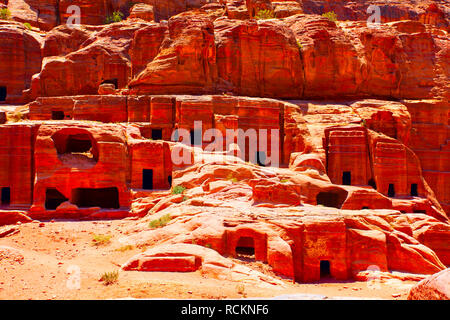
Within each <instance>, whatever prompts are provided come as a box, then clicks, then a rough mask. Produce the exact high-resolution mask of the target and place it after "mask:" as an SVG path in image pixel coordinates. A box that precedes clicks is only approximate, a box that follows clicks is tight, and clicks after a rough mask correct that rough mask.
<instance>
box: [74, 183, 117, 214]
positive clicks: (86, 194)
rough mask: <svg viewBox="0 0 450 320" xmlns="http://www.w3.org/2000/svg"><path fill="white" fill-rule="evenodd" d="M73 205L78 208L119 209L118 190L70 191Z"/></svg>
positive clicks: (114, 188) (81, 189)
mask: <svg viewBox="0 0 450 320" xmlns="http://www.w3.org/2000/svg"><path fill="white" fill-rule="evenodd" d="M71 202H72V203H73V204H75V205H77V206H78V207H80V208H83V207H84V208H90V207H100V208H102V209H119V208H120V204H119V190H118V189H117V188H116V187H113V188H99V189H93V188H77V189H73V190H72V201H71Z"/></svg>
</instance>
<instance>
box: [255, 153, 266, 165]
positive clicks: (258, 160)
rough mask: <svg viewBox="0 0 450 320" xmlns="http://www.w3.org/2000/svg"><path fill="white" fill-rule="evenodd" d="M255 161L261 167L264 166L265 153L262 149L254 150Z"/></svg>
mask: <svg viewBox="0 0 450 320" xmlns="http://www.w3.org/2000/svg"><path fill="white" fill-rule="evenodd" d="M256 163H257V164H258V166H261V167H265V166H266V153H265V152H264V151H257V152H256Z"/></svg>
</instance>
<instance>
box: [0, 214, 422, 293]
mask: <svg viewBox="0 0 450 320" xmlns="http://www.w3.org/2000/svg"><path fill="white" fill-rule="evenodd" d="M130 223H135V222H133V221H130V220H114V221H81V222H80V221H55V222H45V224H44V225H43V226H42V225H39V223H28V224H22V225H19V226H17V228H18V230H19V232H18V233H16V234H13V235H10V236H6V237H3V238H0V248H1V247H5V246H6V247H10V248H14V249H18V250H19V252H20V253H21V254H22V256H23V259H21V258H20V257H18V256H15V255H14V253H11V254H10V256H8V255H7V254H3V255H0V299H2V300H3V299H21V300H23V299H25V300H28V299H33V300H34V299H37V300H43V299H45V300H46V299H55V300H60V299H127V298H137V299H148V298H170V299H238V298H239V299H240V298H245V297H247V298H260V297H261V298H263V297H266V298H267V297H278V296H285V295H297V297H298V295H304V294H306V295H321V296H326V297H328V298H339V297H347V298H375V299H406V297H407V294H408V290H409V288H410V287H411V286H412V285H414V284H415V282H412V281H405V282H402V281H400V280H395V281H389V282H387V283H380V284H378V286H377V287H374V286H371V285H369V284H368V283H366V282H357V281H345V282H342V281H340V282H337V281H333V280H332V279H330V280H328V281H326V280H325V281H321V282H320V283H293V282H292V281H289V280H283V281H284V282H285V287H284V288H283V287H281V286H276V287H274V288H270V289H267V288H262V287H259V286H257V285H247V284H246V285H245V286H244V288H243V287H242V286H240V285H239V283H236V282H232V281H219V280H215V279H209V278H205V277H203V276H202V275H201V274H200V273H199V272H191V273H169V272H167V273H166V272H137V271H126V272H125V271H121V270H120V268H119V266H120V265H121V264H122V263H124V262H125V261H127V260H128V259H129V258H130V257H131V256H133V255H134V254H136V253H139V252H141V251H142V250H143V249H142V248H134V247H133V248H131V249H130V250H125V251H120V250H117V249H119V248H122V249H123V248H124V246H123V244H121V242H120V238H121V237H123V236H124V235H123V234H122V229H123V228H124V227H126V226H127V225H128V224H130ZM98 234H104V235H111V242H110V243H109V244H106V245H102V246H95V245H93V242H92V239H93V237H94V235H98ZM0 252H1V251H0ZM4 252H5V251H4ZM6 252H8V251H6ZM260 267H261V266H260ZM261 268H262V269H267V270H269V269H270V268H267V266H266V267H264V266H262V267H261ZM111 271H119V280H118V282H117V283H115V284H112V285H105V284H104V283H103V282H101V281H99V279H100V278H101V275H102V274H103V273H104V272H111ZM267 272H270V271H267ZM78 280H79V281H78ZM243 289H244V290H243ZM307 297H308V296H307ZM315 298H317V296H315Z"/></svg>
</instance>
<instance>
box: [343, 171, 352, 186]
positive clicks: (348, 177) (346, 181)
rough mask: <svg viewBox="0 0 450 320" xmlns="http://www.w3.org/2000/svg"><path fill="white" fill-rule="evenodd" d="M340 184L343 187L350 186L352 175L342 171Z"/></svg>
mask: <svg viewBox="0 0 450 320" xmlns="http://www.w3.org/2000/svg"><path fill="white" fill-rule="evenodd" d="M342 184H343V185H345V186H350V185H351V184H352V173H351V172H350V171H344V172H343V173H342Z"/></svg>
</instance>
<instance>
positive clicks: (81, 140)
mask: <svg viewBox="0 0 450 320" xmlns="http://www.w3.org/2000/svg"><path fill="white" fill-rule="evenodd" d="M91 148H92V142H91V139H90V137H89V136H88V135H87V134H76V135H70V136H68V137H67V145H66V153H85V152H88V151H90V150H91Z"/></svg>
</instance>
